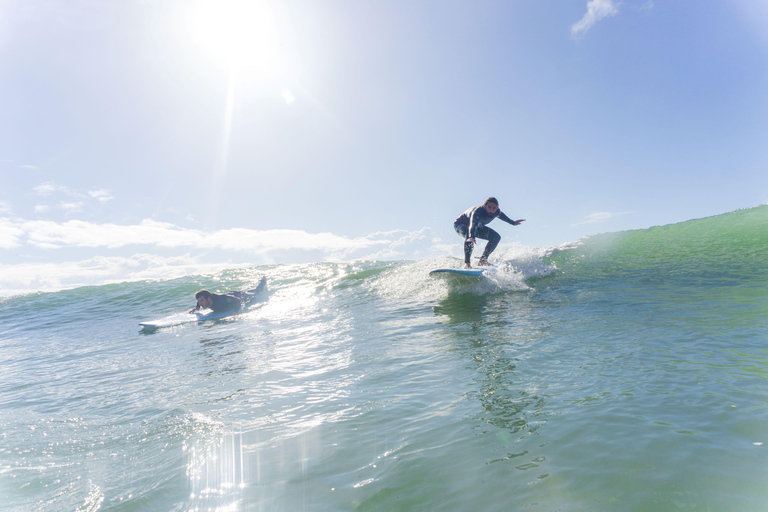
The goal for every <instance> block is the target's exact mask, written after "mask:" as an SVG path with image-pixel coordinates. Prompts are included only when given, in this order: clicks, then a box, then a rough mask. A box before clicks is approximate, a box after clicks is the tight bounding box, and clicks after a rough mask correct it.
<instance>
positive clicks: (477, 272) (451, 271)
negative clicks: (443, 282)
mask: <svg viewBox="0 0 768 512" xmlns="http://www.w3.org/2000/svg"><path fill="white" fill-rule="evenodd" d="M485 270H486V269H482V268H471V269H464V268H438V269H435V270H431V271H430V272H429V275H430V276H432V277H441V276H465V277H483V272H485Z"/></svg>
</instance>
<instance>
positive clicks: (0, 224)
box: [0, 218, 24, 249]
mask: <svg viewBox="0 0 768 512" xmlns="http://www.w3.org/2000/svg"><path fill="white" fill-rule="evenodd" d="M23 235H24V230H23V229H21V228H20V227H19V226H18V225H16V223H14V222H13V221H12V220H11V219H6V218H0V248H2V249H14V248H16V247H18V246H19V245H21V237H22V236H23Z"/></svg>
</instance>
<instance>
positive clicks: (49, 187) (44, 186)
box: [32, 181, 57, 197]
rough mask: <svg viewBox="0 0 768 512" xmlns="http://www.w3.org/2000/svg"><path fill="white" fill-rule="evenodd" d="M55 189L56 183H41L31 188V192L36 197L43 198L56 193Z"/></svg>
mask: <svg viewBox="0 0 768 512" xmlns="http://www.w3.org/2000/svg"><path fill="white" fill-rule="evenodd" d="M56 187H57V185H56V183H54V182H52V181H46V182H45V183H41V184H39V185H38V186H36V187H35V188H33V189H32V191H33V192H34V193H35V194H36V195H38V196H43V197H45V196H49V195H51V194H52V193H53V192H55V191H56Z"/></svg>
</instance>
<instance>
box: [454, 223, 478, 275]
mask: <svg viewBox="0 0 768 512" xmlns="http://www.w3.org/2000/svg"><path fill="white" fill-rule="evenodd" d="M453 229H455V230H456V233H458V234H459V235H460V236H461V237H462V238H464V264H466V265H470V261H471V260H472V249H474V246H475V245H474V244H473V243H472V242H470V241H469V226H466V225H464V224H454V225H453Z"/></svg>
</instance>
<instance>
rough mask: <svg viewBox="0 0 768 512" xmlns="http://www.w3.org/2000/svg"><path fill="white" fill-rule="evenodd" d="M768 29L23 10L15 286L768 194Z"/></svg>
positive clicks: (582, 226)
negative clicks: (469, 217) (475, 209)
mask: <svg viewBox="0 0 768 512" xmlns="http://www.w3.org/2000/svg"><path fill="white" fill-rule="evenodd" d="M766 27H768V7H763V6H760V5H759V2H747V1H732V2H696V1H693V0H681V1H675V2H671V1H665V2H662V1H659V0H655V1H648V0H638V1H631V0H625V1H622V2H617V1H610V0H589V1H587V0H569V1H565V0H552V1H548V2H535V1H523V0H504V1H501V0H500V1H480V2H468V1H466V2H455V1H444V0H429V1H405V0H390V1H365V2H353V1H350V0H345V1H336V0H317V1H306V0H305V1H293V0H281V1H279V2H278V1H270V2H247V1H235V0H232V1H226V0H220V1H217V2H213V1H202V0H201V1H191V0H190V1H173V0H154V1H148V0H136V1H125V2H102V1H84V0H68V1H66V2H65V1H58V2H57V1H51V0H45V1H43V0H0V184H1V186H0V288H5V291H6V292H7V291H8V290H27V289H48V288H56V287H66V286H69V285H74V284H82V283H84V282H101V281H99V280H102V281H103V280H108V279H120V278H122V277H126V276H128V277H136V276H139V277H141V274H139V273H137V272H138V271H136V269H137V268H139V269H155V270H154V273H150V274H151V275H152V276H153V277H154V276H160V275H163V272H167V273H168V274H173V273H178V272H181V273H186V272H197V271H207V270H210V269H212V268H216V266H217V265H218V266H221V265H224V266H227V265H231V264H260V263H264V262H273V263H281V262H288V263H291V262H300V261H320V260H323V259H350V258H360V257H366V258H370V257H376V258H421V257H433V256H436V255H440V254H453V255H458V254H459V253H460V249H461V240H460V239H459V237H458V236H457V235H455V234H454V233H453V230H452V222H453V220H454V219H455V218H456V217H457V216H458V215H459V214H460V213H461V212H462V211H464V210H465V209H467V208H468V207H470V206H473V205H477V204H480V203H482V201H483V200H484V199H485V198H486V197H487V196H489V195H494V196H496V197H498V198H499V200H500V203H501V209H502V210H503V211H504V212H505V213H507V214H509V215H510V216H512V217H513V218H525V219H527V222H526V223H524V224H523V225H522V226H520V227H517V228H513V227H511V226H508V225H506V224H503V223H501V222H500V221H496V222H495V223H494V224H493V226H492V227H494V228H496V229H497V230H498V231H499V232H500V233H501V235H502V237H503V239H502V245H503V244H521V245H524V246H532V247H547V246H551V245H557V244H562V243H565V242H569V241H573V240H577V239H579V238H581V237H583V236H585V235H590V234H595V233H600V232H606V231H619V230H625V229H635V228H645V227H649V226H652V225H659V224H668V223H673V222H679V221H683V220H688V219H691V218H698V217H705V216H709V215H715V214H719V213H724V212H727V211H731V210H735V209H738V208H743V207H750V206H755V205H757V204H764V203H766V202H768V172H766V168H767V167H768V146H766V143H765V141H766V140H768V94H767V93H766V91H768V28H766ZM496 224H498V226H497V225H496ZM113 267H114V268H113ZM94 268H98V269H102V270H103V273H102V274H99V273H98V272H95V271H94V270H93V269H94ZM66 269H70V270H66ZM110 269H112V270H110ZM130 269H134V270H130ZM68 272H71V274H72V275H73V276H75V275H77V276H80V277H77V278H74V277H73V278H72V280H71V281H66V282H65V281H60V280H59V281H57V278H55V276H57V275H59V276H61V275H69V274H68ZM97 274H98V276H100V277H98V276H97ZM150 274H147V275H150ZM83 275H86V276H88V275H90V276H92V277H91V278H87V279H86V278H83V277H82V276H83ZM93 276H97V277H93ZM78 279H79V280H78ZM57 283H58V284H57ZM0 291H1V290H0Z"/></svg>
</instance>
